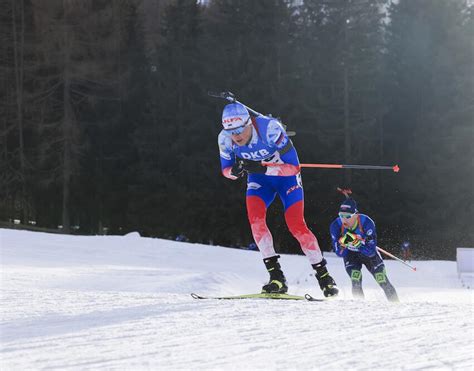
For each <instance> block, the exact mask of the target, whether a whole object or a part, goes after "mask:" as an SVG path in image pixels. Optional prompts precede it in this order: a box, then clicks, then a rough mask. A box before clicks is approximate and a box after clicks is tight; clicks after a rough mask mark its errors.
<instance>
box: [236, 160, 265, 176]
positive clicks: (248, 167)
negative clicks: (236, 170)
mask: <svg viewBox="0 0 474 371" xmlns="http://www.w3.org/2000/svg"><path fill="white" fill-rule="evenodd" d="M242 165H243V168H244V170H245V171H246V172H247V173H249V174H265V172H266V171H267V167H266V166H263V165H262V163H261V162H260V161H250V160H242Z"/></svg>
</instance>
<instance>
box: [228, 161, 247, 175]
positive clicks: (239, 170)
mask: <svg viewBox="0 0 474 371" xmlns="http://www.w3.org/2000/svg"><path fill="white" fill-rule="evenodd" d="M230 175H233V176H235V177H237V178H241V177H243V176H244V164H243V161H242V160H239V159H235V163H234V165H232V169H230Z"/></svg>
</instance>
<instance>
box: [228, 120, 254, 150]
mask: <svg viewBox="0 0 474 371" xmlns="http://www.w3.org/2000/svg"><path fill="white" fill-rule="evenodd" d="M251 136H252V125H247V126H246V127H245V129H244V131H243V132H242V133H240V134H232V136H231V137H232V140H233V141H234V142H235V143H236V144H237V145H238V146H244V145H246V144H247V143H248V142H249V141H250V137H251Z"/></svg>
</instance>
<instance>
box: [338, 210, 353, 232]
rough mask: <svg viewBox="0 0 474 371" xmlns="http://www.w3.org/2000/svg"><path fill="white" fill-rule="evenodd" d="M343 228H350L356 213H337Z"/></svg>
mask: <svg viewBox="0 0 474 371" xmlns="http://www.w3.org/2000/svg"><path fill="white" fill-rule="evenodd" d="M339 218H340V219H341V221H342V225H343V226H344V228H352V227H353V226H354V224H355V222H356V220H357V214H348V213H339Z"/></svg>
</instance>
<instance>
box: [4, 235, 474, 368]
mask: <svg viewBox="0 0 474 371" xmlns="http://www.w3.org/2000/svg"><path fill="white" fill-rule="evenodd" d="M0 252H1V283H0V289H1V325H0V338H1V348H0V369H1V370H26V369H53V368H57V369H61V370H68V369H75V370H78V369H80V370H89V369H101V370H102V369H107V370H124V369H130V370H131V369H133V370H136V369H159V370H175V369H192V370H195V369H205V370H208V369H222V370H224V369H225V370H229V369H231V370H232V369H244V370H249V369H278V370H286V369H324V370H328V369H446V370H451V369H458V370H473V367H474V356H473V354H474V345H473V344H474V306H473V304H474V294H473V292H472V290H471V291H470V290H466V289H463V288H462V287H461V284H460V282H459V280H458V278H457V274H456V265H455V263H454V262H446V261H429V262H428V261H424V262H414V264H415V265H416V266H417V269H418V271H417V272H412V271H410V270H409V269H407V268H406V267H405V266H403V265H402V264H400V263H397V262H394V261H387V262H386V265H387V270H388V275H389V277H390V279H391V280H392V282H393V283H394V285H395V287H396V288H397V289H398V292H399V296H400V299H401V301H402V303H400V304H391V303H388V302H387V301H386V300H385V298H384V296H383V293H382V291H381V289H379V288H378V287H377V285H376V284H375V282H374V280H373V279H372V277H370V276H369V275H368V273H367V272H366V271H364V287H365V292H366V297H367V300H365V301H355V300H352V299H351V293H350V282H349V279H348V277H347V276H346V274H345V272H344V269H343V265H342V260H341V259H339V258H337V257H335V256H334V255H332V254H325V256H326V258H327V260H328V264H329V270H330V271H331V273H332V274H333V276H334V278H335V279H336V281H337V283H338V285H339V287H340V288H341V291H342V293H341V298H340V299H338V300H334V301H328V302H322V303H320V302H317V303H314V302H313V303H311V302H292V301H274V300H266V301H265V300H263V301H258V300H242V301H196V300H194V299H192V298H191V297H190V296H189V293H191V292H196V293H199V294H206V295H213V294H214V295H230V294H241V293H252V292H257V291H259V289H260V287H261V285H262V284H263V283H264V282H265V280H266V279H267V273H266V271H265V269H264V266H263V263H262V261H261V258H260V255H259V253H257V252H250V251H242V250H234V249H227V248H222V247H216V246H204V245H198V244H187V243H178V242H172V241H166V240H159V239H148V238H141V237H139V236H138V235H133V234H132V235H129V236H124V237H118V236H117V237H112V236H108V237H105V236H100V237H82V236H81V237H79V236H63V235H51V234H45V233H36V232H25V231H14V230H2V229H0ZM281 263H282V266H283V268H284V271H285V274H286V275H287V278H288V280H289V285H290V292H291V293H292V294H304V293H306V292H307V293H310V294H312V295H313V296H318V297H320V296H321V293H320V290H319V288H318V287H317V283H316V279H315V278H314V277H312V276H311V267H310V265H309V263H308V262H307V260H306V258H305V257H304V256H288V255H284V256H282V259H281Z"/></svg>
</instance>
